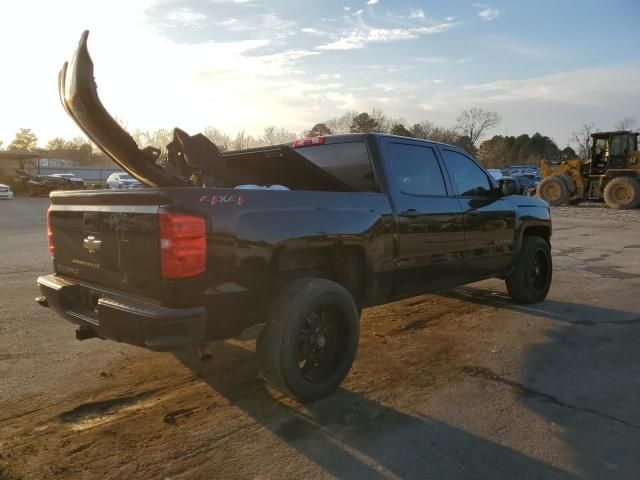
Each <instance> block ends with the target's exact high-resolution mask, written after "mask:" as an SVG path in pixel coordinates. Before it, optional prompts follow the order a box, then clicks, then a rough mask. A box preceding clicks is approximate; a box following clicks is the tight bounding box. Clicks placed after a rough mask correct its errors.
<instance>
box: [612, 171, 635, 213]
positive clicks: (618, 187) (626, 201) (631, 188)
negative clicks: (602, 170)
mask: <svg viewBox="0 0 640 480" xmlns="http://www.w3.org/2000/svg"><path fill="white" fill-rule="evenodd" d="M604 201H605V203H606V204H607V206H608V207H610V208H616V209H618V210H627V209H629V208H636V207H638V206H639V205H640V182H639V181H638V180H637V179H635V178H632V177H617V178H614V179H613V180H611V181H610V182H609V183H607V186H606V187H605V189H604Z"/></svg>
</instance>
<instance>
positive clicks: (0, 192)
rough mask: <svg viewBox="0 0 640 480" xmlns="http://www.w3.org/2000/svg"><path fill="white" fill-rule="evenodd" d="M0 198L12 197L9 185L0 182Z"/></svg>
mask: <svg viewBox="0 0 640 480" xmlns="http://www.w3.org/2000/svg"><path fill="white" fill-rule="evenodd" d="M0 198H6V199H9V198H13V192H12V191H11V187H10V186H9V185H5V184H4V183H0Z"/></svg>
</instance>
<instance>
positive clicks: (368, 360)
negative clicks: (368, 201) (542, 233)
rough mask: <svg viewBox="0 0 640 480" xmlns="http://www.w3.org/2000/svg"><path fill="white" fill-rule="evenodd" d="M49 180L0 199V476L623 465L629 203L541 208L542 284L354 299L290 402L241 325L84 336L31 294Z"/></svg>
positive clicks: (563, 471)
mask: <svg viewBox="0 0 640 480" xmlns="http://www.w3.org/2000/svg"><path fill="white" fill-rule="evenodd" d="M47 204H48V199H46V198H21V197H19V198H16V199H15V200H11V201H3V202H0V280H1V281H0V404H1V405H2V406H3V408H2V409H1V411H0V478H1V479H2V480H5V479H17V478H100V479H106V478H114V479H115V478H140V479H142V478H171V479H177V478H184V479H195V478H203V479H205V478H332V477H337V478H416V479H424V478H434V479H441V478H442V479H459V478H460V479H462V478H464V479H467V478H470V479H471V478H472V479H476V478H489V479H525V478H531V479H543V478H544V479H547V478H561V479H564V478H567V479H573V478H590V479H629V480H632V479H633V480H635V479H638V478H640V456H639V455H638V452H639V446H640V348H638V338H639V337H640V210H635V211H624V212H618V211H611V210H608V209H606V208H604V207H603V206H602V205H597V204H584V205H580V206H577V207H561V208H554V209H553V217H554V218H553V222H554V234H553V238H552V245H553V260H554V280H553V285H552V288H551V292H550V294H549V298H548V299H547V301H545V302H543V303H541V304H538V305H531V306H520V305H517V304H514V303H513V302H511V301H510V299H509V298H508V297H507V296H506V293H505V288H504V283H503V282H501V281H499V280H489V281H485V282H480V283H477V284H473V285H469V286H466V287H462V288H457V289H454V290H451V291H447V292H442V293H440V294H438V295H425V296H420V297H416V298H413V299H409V300H406V301H403V302H396V303H393V304H390V305H386V306H382V307H376V308H372V309H368V310H366V311H365V312H364V316H363V320H362V337H361V342H360V350H359V353H358V358H357V360H356V363H355V365H354V368H353V370H352V372H351V373H350V375H349V376H348V378H347V380H346V381H345V382H344V384H343V385H342V387H341V388H340V389H339V391H338V392H336V394H335V395H332V396H330V397H328V398H326V399H323V400H320V401H317V402H314V403H313V404H311V405H307V406H301V405H299V404H297V403H296V402H294V401H292V400H290V399H287V398H285V397H283V396H282V395H280V394H278V393H277V392H274V391H273V390H271V389H269V388H268V387H267V386H266V385H265V384H264V382H263V381H262V380H261V379H260V378H259V376H258V369H257V365H256V362H255V356H254V353H253V349H254V341H252V340H250V339H249V340H237V341H230V342H218V343H216V344H215V345H214V346H215V348H214V359H213V360H212V361H211V362H209V363H207V364H198V363H197V362H194V360H193V359H192V358H183V357H181V356H175V355H172V354H169V353H166V354H158V353H152V352H146V351H144V350H140V349H137V348H134V347H128V346H126V345H121V344H116V343H113V342H104V341H100V340H95V339H93V340H88V341H85V342H78V341H76V340H75V338H74V328H73V326H72V325H70V324H68V323H66V322H64V321H63V320H61V319H59V318H57V317H56V316H55V315H54V314H53V313H52V312H50V311H48V310H47V309H44V308H42V307H40V306H38V305H37V304H35V302H34V301H33V298H34V297H35V296H36V295H37V294H38V291H37V288H36V286H35V280H36V278H37V276H38V275H39V274H42V273H48V272H50V270H51V261H50V258H49V254H48V251H47V245H46V234H45V212H46V208H47Z"/></svg>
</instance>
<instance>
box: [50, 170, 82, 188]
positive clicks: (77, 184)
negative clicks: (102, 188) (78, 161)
mask: <svg viewBox="0 0 640 480" xmlns="http://www.w3.org/2000/svg"><path fill="white" fill-rule="evenodd" d="M51 176H52V177H59V178H68V179H69V180H70V181H71V183H73V185H74V186H75V187H76V188H77V189H78V190H82V189H84V188H85V183H84V180H83V179H82V178H79V177H76V176H75V175H74V174H73V173H54V174H52V175H51Z"/></svg>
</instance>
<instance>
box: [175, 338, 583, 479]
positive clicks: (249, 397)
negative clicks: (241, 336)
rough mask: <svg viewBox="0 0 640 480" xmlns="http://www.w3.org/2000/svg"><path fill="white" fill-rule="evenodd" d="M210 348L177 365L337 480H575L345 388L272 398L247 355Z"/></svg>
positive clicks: (227, 347)
mask: <svg viewBox="0 0 640 480" xmlns="http://www.w3.org/2000/svg"><path fill="white" fill-rule="evenodd" d="M216 351H217V353H216V358H219V359H221V361H220V363H219V364H216V362H214V363H213V364H210V365H206V364H205V365H206V366H205V367H204V368H202V366H200V367H199V366H198V365H197V364H195V363H194V362H193V360H191V359H189V358H185V357H182V358H181V360H182V361H183V363H184V364H185V365H186V366H188V367H189V368H191V369H192V370H193V371H194V372H195V373H196V374H197V375H198V376H199V377H200V378H201V379H203V380H204V381H205V382H207V384H208V385H209V386H210V387H211V388H212V389H214V390H215V391H216V392H218V393H219V394H221V395H222V396H224V397H225V398H226V399H227V400H228V401H230V402H231V403H232V404H233V405H235V406H236V407H238V408H240V409H241V410H242V411H243V412H244V413H245V414H247V415H248V416H249V417H251V418H252V419H253V420H254V421H255V422H257V423H258V424H259V425H261V426H262V427H263V428H265V429H267V430H268V431H270V432H271V433H273V434H274V435H276V436H277V438H278V439H279V440H280V441H282V442H284V443H285V444H286V445H288V446H289V447H291V448H293V449H295V450H296V451H297V452H298V453H300V454H301V455H303V456H304V457H306V458H307V459H308V460H310V461H312V462H313V463H315V464H317V465H318V466H320V467H321V468H322V469H323V470H324V471H325V472H327V473H328V474H330V475H333V476H335V477H338V478H367V479H375V478H416V479H417V478H420V479H424V478H447V479H467V478H508V479H512V478H519V479H527V478H532V479H533V478H545V479H546V478H553V479H570V478H576V477H575V476H574V475H572V474H570V473H568V472H565V471H563V470H560V469H557V468H555V467H553V466H550V465H548V464H545V463H544V462H541V461H539V460H536V459H534V458H531V457H529V456H526V455H524V454H522V453H519V452H517V451H515V450H513V449H510V448H508V447H505V446H502V445H499V444H497V443H495V442H492V441H490V440H488V439H485V438H482V437H479V436H477V435H474V434H472V433H469V432H465V431H464V430H461V429H459V428H455V427H453V426H451V425H448V424H445V423H443V422H441V421H438V420H436V419H434V418H429V417H419V416H415V415H412V414H408V413H403V412H400V411H397V410H395V409H393V408H391V407H389V406H387V405H383V404H381V403H379V402H377V401H373V400H370V399H368V398H366V397H365V396H364V395H362V394H360V393H357V392H352V391H349V390H346V389H344V388H341V389H339V390H338V391H337V392H336V393H335V394H334V395H331V396H330V397H328V398H325V399H322V400H319V401H316V402H314V403H312V404H310V405H306V406H304V407H301V406H300V405H298V404H296V403H295V402H293V401H290V400H289V399H286V398H284V397H282V396H279V395H278V394H272V392H271V391H270V390H269V389H268V388H267V387H266V385H265V383H264V382H263V381H262V380H261V379H259V378H257V375H258V371H257V366H256V363H255V354H254V353H253V352H251V351H249V350H246V349H244V348H240V347H238V346H234V345H232V344H229V343H220V345H219V346H217V348H216ZM229 365H233V368H231V367H229ZM211 449H212V450H214V449H216V445H212V446H211ZM238 455H239V456H241V452H238ZM286 468H287V467H286V466H283V465H279V464H278V462H270V467H269V469H270V470H269V471H270V472H271V474H272V475H275V476H276V477H277V476H281V475H282V476H287V475H290V474H291V471H290V470H286ZM280 469H283V470H282V471H280V472H279V470H280Z"/></svg>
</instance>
